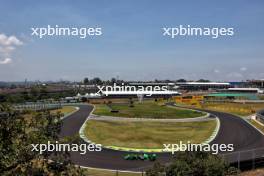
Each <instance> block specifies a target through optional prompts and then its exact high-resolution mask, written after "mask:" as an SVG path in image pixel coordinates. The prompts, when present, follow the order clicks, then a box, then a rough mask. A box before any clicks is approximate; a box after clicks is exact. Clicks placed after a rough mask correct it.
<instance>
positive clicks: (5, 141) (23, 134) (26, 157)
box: [0, 104, 83, 176]
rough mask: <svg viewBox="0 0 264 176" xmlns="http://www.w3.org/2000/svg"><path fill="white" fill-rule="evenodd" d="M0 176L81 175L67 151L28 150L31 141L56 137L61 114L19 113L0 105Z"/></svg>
mask: <svg viewBox="0 0 264 176" xmlns="http://www.w3.org/2000/svg"><path fill="white" fill-rule="evenodd" d="M1 112H5V114H6V115H5V117H1V118H0V158H1V160H0V175H3V176H9V175H10V176H11V175H22V176H27V175H83V172H82V170H81V169H80V168H77V167H75V166H74V165H73V164H72V163H71V161H70V159H69V154H68V153H66V152H52V153H48V152H45V153H44V154H42V155H40V154H39V153H38V152H33V151H31V149H32V148H31V144H41V143H47V141H51V142H53V143H54V141H55V140H59V139H58V134H59V132H60V127H61V121H60V117H61V115H60V114H56V115H54V114H51V113H50V112H48V111H47V112H38V113H27V114H21V113H17V112H15V111H13V110H12V109H10V106H8V105H6V104H0V113H1Z"/></svg>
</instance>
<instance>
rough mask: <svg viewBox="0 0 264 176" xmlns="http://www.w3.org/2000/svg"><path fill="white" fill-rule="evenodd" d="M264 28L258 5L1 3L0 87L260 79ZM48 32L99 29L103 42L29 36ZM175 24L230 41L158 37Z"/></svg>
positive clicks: (253, 1)
mask: <svg viewBox="0 0 264 176" xmlns="http://www.w3.org/2000/svg"><path fill="white" fill-rule="evenodd" d="M263 21H264V1H263V0H222V1H218V0H201V1H190V0H186V1H175V0H166V1H162V0H157V1H153V0H113V1H109V0H97V1H91V0H79V1H71V0H58V1H53V0H45V1H35V0H25V1H20V0H16V1H15V0H1V1H0V81H23V80H25V79H27V80H31V81H35V80H40V81H49V80H53V81H57V80H61V79H62V80H70V81H80V80H82V79H83V78H84V77H88V78H93V77H100V78H102V79H104V80H106V79H111V78H112V77H115V78H116V77H118V78H119V79H124V80H154V79H171V80H177V79H180V78H184V79H188V80H198V79H200V78H203V79H210V80H212V81H241V80H247V79H263V78H264V69H263V66H264V48H263V46H264V45H263V44H264V35H263V31H264V30H263V28H264V23H263ZM47 25H51V26H55V25H58V26H61V27H78V28H81V27H87V28H88V27H101V28H102V35H101V36H96V37H87V38H85V39H80V38H78V37H71V36H48V37H44V38H41V39H40V38H38V37H37V36H32V35H31V33H32V30H31V28H39V27H47ZM179 25H183V26H186V25H191V26H195V27H202V28H204V27H210V28H212V27H219V28H220V27H227V28H229V27H231V28H234V35H233V36H221V37H219V38H217V39H212V38H210V37H208V36H200V37H197V36H185V37H182V36H181V37H176V38H174V39H171V38H169V37H165V36H163V30H162V28H163V27H178V26H179Z"/></svg>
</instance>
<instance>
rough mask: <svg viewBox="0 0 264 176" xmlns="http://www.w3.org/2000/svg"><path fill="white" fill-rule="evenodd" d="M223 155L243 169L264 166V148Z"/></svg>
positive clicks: (222, 155) (232, 163)
mask: <svg viewBox="0 0 264 176" xmlns="http://www.w3.org/2000/svg"><path fill="white" fill-rule="evenodd" d="M221 157H223V159H225V160H226V161H229V163H230V164H231V165H233V166H235V167H237V168H238V169H241V170H250V169H255V168H257V167H259V166H264V148H258V149H252V150H246V151H238V152H232V153H226V154H221Z"/></svg>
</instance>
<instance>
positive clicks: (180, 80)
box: [176, 79, 187, 82]
mask: <svg viewBox="0 0 264 176" xmlns="http://www.w3.org/2000/svg"><path fill="white" fill-rule="evenodd" d="M176 82H187V81H186V80H185V79H178V80H177V81H176Z"/></svg>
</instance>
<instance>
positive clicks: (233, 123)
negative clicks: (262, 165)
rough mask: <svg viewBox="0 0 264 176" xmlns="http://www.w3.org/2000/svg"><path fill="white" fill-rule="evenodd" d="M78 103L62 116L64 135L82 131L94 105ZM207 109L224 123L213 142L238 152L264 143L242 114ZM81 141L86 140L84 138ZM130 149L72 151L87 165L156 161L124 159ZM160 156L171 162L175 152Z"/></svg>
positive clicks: (135, 165)
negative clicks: (230, 146) (63, 117)
mask: <svg viewBox="0 0 264 176" xmlns="http://www.w3.org/2000/svg"><path fill="white" fill-rule="evenodd" d="M78 107H79V108H80V109H79V110H78V111H77V112H75V113H74V114H72V115H70V116H68V117H67V118H65V119H63V125H62V129H61V133H60V135H61V137H66V136H74V135H79V130H80V128H81V126H82V124H83V123H84V122H85V120H86V119H87V117H88V116H89V114H90V112H91V111H92V109H93V107H92V106H89V105H78ZM207 112H209V113H211V114H214V115H216V116H217V117H218V118H219V120H220V123H221V125H220V129H219V132H218V134H217V136H216V138H215V139H214V140H213V141H212V142H211V144H234V149H235V151H236V152H237V151H246V150H252V149H258V148H263V147H264V136H263V135H262V134H261V133H260V132H259V131H257V130H256V129H255V128H254V127H252V126H251V125H250V124H248V123H247V122H246V121H244V120H243V119H241V118H240V117H237V116H235V115H231V114H227V113H222V112H215V111H207ZM82 142H83V143H85V141H82ZM128 153H130V152H124V151H116V150H111V149H104V148H103V149H102V151H100V152H91V151H90V152H89V151H88V152H87V153H86V154H83V155H82V154H80V153H79V152H71V153H70V154H71V160H72V162H73V163H75V164H77V165H80V166H85V167H95V168H104V169H112V170H129V171H143V170H145V169H146V168H149V167H151V166H152V165H153V162H149V161H128V160H124V159H123V156H124V155H125V154H128ZM256 155H257V156H264V150H263V151H262V150H261V151H259V153H257V154H254V156H255V157H256ZM157 156H158V159H157V161H159V162H161V163H168V162H170V161H171V160H172V155H171V154H170V153H161V154H157ZM226 158H227V159H228V160H229V161H230V162H235V161H236V160H237V159H238V158H239V160H247V159H249V158H252V154H251V153H247V152H245V153H243V154H239V155H238V152H237V153H233V154H230V155H227V156H226Z"/></svg>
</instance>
